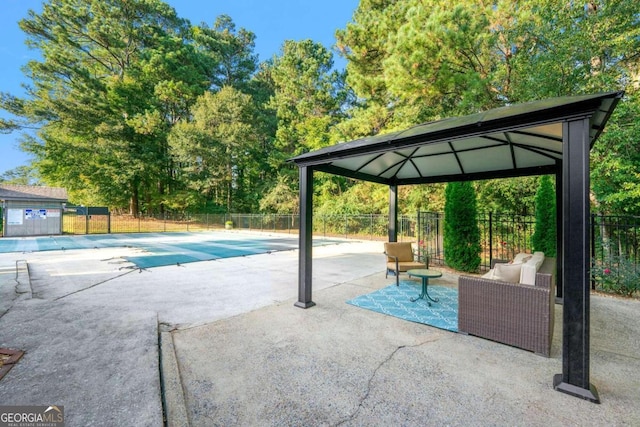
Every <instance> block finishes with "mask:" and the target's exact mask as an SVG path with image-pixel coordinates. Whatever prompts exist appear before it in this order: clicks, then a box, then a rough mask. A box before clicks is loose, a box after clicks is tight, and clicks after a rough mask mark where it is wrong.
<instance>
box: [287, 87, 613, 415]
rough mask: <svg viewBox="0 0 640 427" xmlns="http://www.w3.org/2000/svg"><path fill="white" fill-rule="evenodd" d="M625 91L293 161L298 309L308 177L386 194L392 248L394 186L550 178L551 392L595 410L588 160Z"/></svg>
mask: <svg viewBox="0 0 640 427" xmlns="http://www.w3.org/2000/svg"><path fill="white" fill-rule="evenodd" d="M623 94H624V93H623V92H621V91H616V92H607V93H600V94H592V95H580V96H570V97H560V98H552V99H547V100H542V101H534V102H529V103H525V104H518V105H512V106H507V107H502V108H497V109H494V110H489V111H486V112H482V113H478V114H472V115H469V116H464V117H455V118H450V119H444V120H440V121H436V122H430V123H423V124H420V125H417V126H414V127H412V128H409V129H406V130H403V131H398V132H393V133H389V134H385V135H376V136H372V137H368V138H363V139H358V140H355V141H350V142H345V143H341V144H337V145H334V146H330V147H326V148H323V149H320V150H317V151H313V152H310V153H305V154H302V155H299V156H297V157H294V158H293V159H291V160H290V161H291V162H293V163H295V164H296V165H297V166H298V167H299V175H300V247H299V249H300V253H299V273H298V301H297V302H296V303H295V305H296V306H297V307H301V308H309V307H312V306H314V305H315V303H314V302H313V300H312V295H311V294H312V274H311V272H312V263H313V262H312V261H313V260H312V230H313V215H312V210H313V173H314V171H322V172H328V173H331V174H335V175H341V176H345V177H350V178H354V179H358V180H364V181H370V182H376V183H380V184H385V185H388V186H389V241H396V240H397V221H398V217H397V216H398V196H397V194H398V186H399V185H415V184H428V183H439V182H452V181H471V180H482V179H489V178H506V177H517V176H531V175H542V174H555V177H556V202H557V206H558V209H557V212H558V214H557V226H558V227H557V228H558V233H557V234H558V250H557V252H558V256H557V287H558V295H559V296H561V297H562V302H563V305H564V306H563V340H562V373H561V374H557V375H555V376H554V378H553V386H554V388H555V389H556V390H558V391H561V392H563V393H567V394H570V395H573V396H576V397H579V398H582V399H585V400H589V401H592V402H596V403H599V402H600V398H599V396H598V393H597V391H596V388H595V387H594V386H593V385H592V384H591V383H590V380H589V319H590V312H589V311H590V303H589V295H590V283H589V281H590V277H589V269H590V264H591V261H590V250H589V249H590V236H589V234H590V228H589V214H590V205H589V185H590V184H589V151H590V149H591V147H592V146H593V144H594V142H595V141H596V140H597V138H598V136H599V135H600V134H601V133H602V131H603V129H604V126H605V124H606V122H607V121H608V119H609V117H610V116H611V114H612V112H613V110H614V109H615V107H616V105H617V103H618V102H619V100H620V99H621V98H622V96H623Z"/></svg>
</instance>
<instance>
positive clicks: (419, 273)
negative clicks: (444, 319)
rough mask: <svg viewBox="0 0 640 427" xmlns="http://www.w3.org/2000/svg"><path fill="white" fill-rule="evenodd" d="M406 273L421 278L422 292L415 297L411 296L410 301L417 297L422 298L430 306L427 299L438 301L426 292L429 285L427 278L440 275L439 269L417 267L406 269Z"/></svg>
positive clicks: (417, 298)
mask: <svg viewBox="0 0 640 427" xmlns="http://www.w3.org/2000/svg"><path fill="white" fill-rule="evenodd" d="M407 274H408V275H409V276H411V277H420V278H421V279H422V293H421V294H420V295H418V296H417V297H416V298H411V299H410V301H411V302H415V301H417V300H419V299H423V300H425V301H427V304H429V306H431V302H429V300H431V301H433V302H438V299H437V298H436V299H433V298H431V297H430V296H429V293H428V292H427V287H428V286H429V279H435V278H437V277H442V273H440V272H439V271H436V270H428V269H426V268H418V269H415V270H409V271H407Z"/></svg>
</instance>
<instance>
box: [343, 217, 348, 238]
mask: <svg viewBox="0 0 640 427" xmlns="http://www.w3.org/2000/svg"><path fill="white" fill-rule="evenodd" d="M347 221H349V220H348V219H347V214H344V238H345V239H348V238H349V224H347Z"/></svg>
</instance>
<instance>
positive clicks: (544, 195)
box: [531, 175, 556, 257]
mask: <svg viewBox="0 0 640 427" xmlns="http://www.w3.org/2000/svg"><path fill="white" fill-rule="evenodd" d="M531 245H532V246H533V250H534V251H541V252H544V254H545V256H550V257H554V256H556V193H555V191H554V189H553V183H552V182H551V176H549V175H543V176H541V177H540V182H539V183H538V191H537V192H536V228H535V231H534V233H533V236H531Z"/></svg>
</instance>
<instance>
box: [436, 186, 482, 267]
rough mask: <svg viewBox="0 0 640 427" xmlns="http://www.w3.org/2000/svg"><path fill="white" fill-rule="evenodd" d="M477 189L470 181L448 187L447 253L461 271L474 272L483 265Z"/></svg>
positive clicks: (445, 234) (451, 264)
mask: <svg viewBox="0 0 640 427" xmlns="http://www.w3.org/2000/svg"><path fill="white" fill-rule="evenodd" d="M476 203H477V202H476V193H475V190H474V188H473V185H472V184H471V183H470V182H451V183H449V184H447V188H446V189H445V206H444V219H445V223H444V256H445V260H446V262H447V265H449V266H450V267H452V268H455V269H456V270H459V271H466V272H474V271H477V269H478V267H479V265H480V255H479V253H480V250H481V248H480V230H479V229H478V214H477V206H476Z"/></svg>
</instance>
